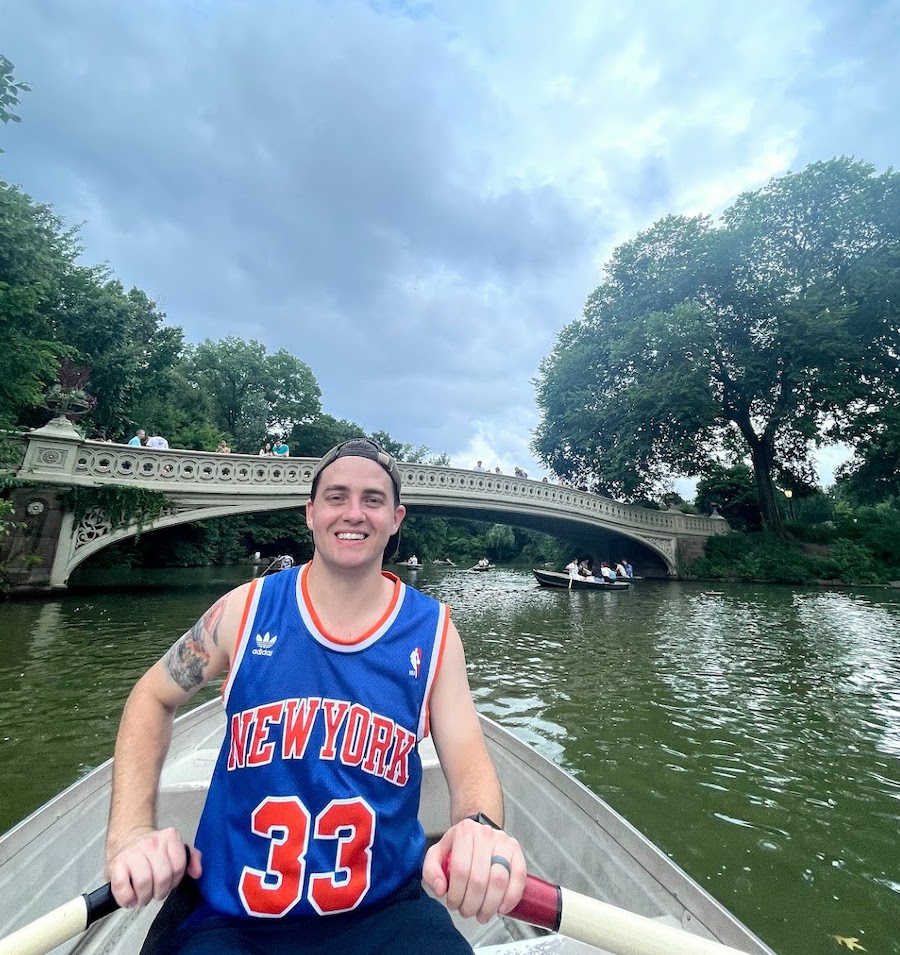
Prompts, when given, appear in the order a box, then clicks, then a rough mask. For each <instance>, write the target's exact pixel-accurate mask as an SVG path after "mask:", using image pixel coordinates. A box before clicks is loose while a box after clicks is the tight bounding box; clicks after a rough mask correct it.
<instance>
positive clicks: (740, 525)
mask: <svg viewBox="0 0 900 955" xmlns="http://www.w3.org/2000/svg"><path fill="white" fill-rule="evenodd" d="M694 503H695V504H696V505H697V507H698V508H699V509H700V510H701V511H703V512H705V513H712V510H713V508H716V509H717V510H718V512H719V513H720V514H721V515H722V517H724V518H725V520H727V521H728V523H729V524H730V525H731V528H732V530H736V531H758V530H759V529H760V515H759V498H758V497H757V494H756V482H755V481H754V480H753V472H752V471H751V470H750V468H749V467H747V465H746V464H743V463H738V464H735V465H733V466H732V467H725V466H724V465H721V464H716V463H713V464H712V465H710V467H709V468H708V469H707V472H706V475H705V476H704V477H702V478H701V479H700V480H699V481H698V482H697V496H696V498H695V499H694Z"/></svg>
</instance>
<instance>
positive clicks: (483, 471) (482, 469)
mask: <svg viewBox="0 0 900 955" xmlns="http://www.w3.org/2000/svg"><path fill="white" fill-rule="evenodd" d="M472 470H473V471H478V472H480V473H481V474H486V473H487V468H486V467H485V466H484V465H483V464H482V463H481V461H480V460H479V461H478V462H477V463H476V465H475V467H474V468H472Z"/></svg>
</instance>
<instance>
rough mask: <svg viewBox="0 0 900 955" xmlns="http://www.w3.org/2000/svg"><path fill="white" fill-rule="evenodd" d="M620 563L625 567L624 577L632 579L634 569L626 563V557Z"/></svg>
mask: <svg viewBox="0 0 900 955" xmlns="http://www.w3.org/2000/svg"><path fill="white" fill-rule="evenodd" d="M622 563H623V564H624V565H625V576H626V577H634V568H633V567H632V566H631V564H629V563H628V558H627V557H624V558H622Z"/></svg>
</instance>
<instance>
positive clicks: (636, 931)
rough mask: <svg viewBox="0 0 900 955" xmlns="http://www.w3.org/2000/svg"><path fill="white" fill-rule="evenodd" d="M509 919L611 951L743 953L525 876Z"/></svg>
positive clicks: (616, 954)
mask: <svg viewBox="0 0 900 955" xmlns="http://www.w3.org/2000/svg"><path fill="white" fill-rule="evenodd" d="M509 914H510V915H511V916H512V917H513V918H516V919H520V920H521V921H523V922H529V923H530V924H531V925H537V926H539V927H540V928H546V929H550V931H552V932H559V934H560V935H565V936H567V937H568V938H574V939H575V940H576V941H579V942H585V943H586V944H588V945H594V946H596V947H597V948H602V949H605V950H606V951H608V952H612V953H613V955H744V953H741V952H739V950H738V949H736V948H731V947H730V946H728V945H723V944H722V943H721V942H715V941H711V940H710V939H705V938H701V937H700V936H699V935H693V934H691V933H690V932H686V931H685V930H684V929H680V928H673V927H672V926H670V925H663V924H661V923H659V922H656V921H654V920H653V919H651V918H647V917H646V916H644V915H635V914H634V913H633V912H628V911H627V910H625V909H620V908H617V907H616V906H615V905H610V904H609V903H607V902H601V901H600V900H599V899H591V898H588V896H586V895H579V894H578V893H577V892H573V891H572V890H571V889H564V888H562V887H561V886H558V885H553V884H552V883H550V882H545V881H544V880H543V879H539V878H537V876H533V875H529V876H528V877H527V878H526V880H525V891H524V892H523V893H522V900H521V901H520V902H519V904H518V905H517V906H516V907H515V908H514V909H513V910H512V911H511V912H510V913H509Z"/></svg>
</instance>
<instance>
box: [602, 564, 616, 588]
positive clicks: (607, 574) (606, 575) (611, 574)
mask: <svg viewBox="0 0 900 955" xmlns="http://www.w3.org/2000/svg"><path fill="white" fill-rule="evenodd" d="M600 576H601V577H603V579H604V580H605V581H606V582H607V583H610V584H611V583H612V582H613V581H614V580H615V579H616V572H615V571H614V570H613V569H612V567H610V566H609V562H608V561H605V560H601V561H600Z"/></svg>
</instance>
